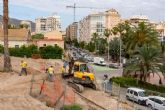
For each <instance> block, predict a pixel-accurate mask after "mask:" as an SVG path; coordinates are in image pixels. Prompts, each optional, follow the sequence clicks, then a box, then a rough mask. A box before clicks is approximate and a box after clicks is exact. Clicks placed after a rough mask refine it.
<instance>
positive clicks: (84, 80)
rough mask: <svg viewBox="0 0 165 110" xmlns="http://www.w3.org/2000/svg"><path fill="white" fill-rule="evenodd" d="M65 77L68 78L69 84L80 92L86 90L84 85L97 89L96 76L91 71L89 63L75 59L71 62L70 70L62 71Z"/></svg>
mask: <svg viewBox="0 0 165 110" xmlns="http://www.w3.org/2000/svg"><path fill="white" fill-rule="evenodd" d="M62 77H63V78H68V77H69V78H68V79H69V80H68V84H69V85H70V86H72V87H73V88H75V89H76V90H77V91H78V92H80V93H81V92H83V91H84V86H85V87H86V86H87V87H91V88H93V89H96V85H95V83H94V82H95V76H94V74H93V73H91V72H90V71H89V66H88V65H87V63H84V62H80V61H74V60H73V59H71V61H70V62H69V71H68V72H65V73H62Z"/></svg>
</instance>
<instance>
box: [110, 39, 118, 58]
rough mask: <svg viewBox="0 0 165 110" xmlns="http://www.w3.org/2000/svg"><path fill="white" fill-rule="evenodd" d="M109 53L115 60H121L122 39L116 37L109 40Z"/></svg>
mask: <svg viewBox="0 0 165 110" xmlns="http://www.w3.org/2000/svg"><path fill="white" fill-rule="evenodd" d="M109 53H110V55H111V57H112V59H113V60H114V61H118V60H119V55H120V40H119V38H117V37H115V38H113V39H112V40H111V41H110V42H109Z"/></svg>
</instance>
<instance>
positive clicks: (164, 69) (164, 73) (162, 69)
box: [158, 63, 165, 79]
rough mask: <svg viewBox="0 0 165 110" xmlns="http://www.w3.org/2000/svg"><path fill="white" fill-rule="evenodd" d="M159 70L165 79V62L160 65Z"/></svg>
mask: <svg viewBox="0 0 165 110" xmlns="http://www.w3.org/2000/svg"><path fill="white" fill-rule="evenodd" d="M158 71H160V72H161V73H162V75H163V77H164V79H165V63H163V64H159V65H158Z"/></svg>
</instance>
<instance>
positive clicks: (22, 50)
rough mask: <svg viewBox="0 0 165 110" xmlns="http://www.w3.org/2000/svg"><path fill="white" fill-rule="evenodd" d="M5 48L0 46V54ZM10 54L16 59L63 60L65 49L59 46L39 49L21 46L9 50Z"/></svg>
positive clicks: (32, 46)
mask: <svg viewBox="0 0 165 110" xmlns="http://www.w3.org/2000/svg"><path fill="white" fill-rule="evenodd" d="M3 50H4V49H3V46H1V45H0V53H3ZM9 52H10V55H11V56H15V57H24V56H26V57H27V58H29V57H35V58H39V57H40V56H41V58H44V59H61V58H62V54H63V49H62V48H61V47H59V46H58V45H54V46H45V47H40V48H38V47H37V46H35V45H29V46H25V45H23V46H21V47H14V48H9Z"/></svg>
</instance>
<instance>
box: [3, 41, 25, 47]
mask: <svg viewBox="0 0 165 110" xmlns="http://www.w3.org/2000/svg"><path fill="white" fill-rule="evenodd" d="M0 44H1V45H4V41H0ZM15 45H19V47H20V46H22V45H28V43H27V41H9V47H15Z"/></svg>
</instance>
